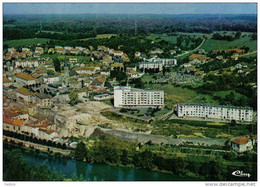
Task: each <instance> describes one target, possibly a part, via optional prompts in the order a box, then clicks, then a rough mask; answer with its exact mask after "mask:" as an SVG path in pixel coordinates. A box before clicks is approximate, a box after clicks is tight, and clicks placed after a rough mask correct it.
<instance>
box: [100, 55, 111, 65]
mask: <svg viewBox="0 0 260 187" xmlns="http://www.w3.org/2000/svg"><path fill="white" fill-rule="evenodd" d="M102 62H103V64H105V65H108V64H111V63H112V62H113V60H112V56H110V55H105V56H103V60H102Z"/></svg>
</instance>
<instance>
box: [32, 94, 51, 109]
mask: <svg viewBox="0 0 260 187" xmlns="http://www.w3.org/2000/svg"><path fill="white" fill-rule="evenodd" d="M35 98H36V106H39V107H41V108H50V107H51V106H52V97H51V96H50V95H46V94H44V93H36V94H35Z"/></svg>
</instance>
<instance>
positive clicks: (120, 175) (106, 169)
mask: <svg viewBox="0 0 260 187" xmlns="http://www.w3.org/2000/svg"><path fill="white" fill-rule="evenodd" d="M17 148H18V147H16V146H15V147H13V149H17ZM5 149H6V148H5ZM18 149H20V148H18ZM20 150H22V154H23V157H24V159H25V160H26V161H27V162H28V163H29V164H30V165H31V166H32V167H37V166H38V165H46V166H48V167H49V169H50V171H53V172H56V173H59V174H62V175H63V177H64V180H65V181H187V180H188V181H191V180H195V179H193V178H192V177H182V176H178V175H173V174H168V173H159V172H153V171H147V170H142V169H135V168H128V167H118V166H111V165H105V164H90V163H87V162H82V161H76V160H73V159H68V158H66V157H56V156H54V155H50V154H47V153H43V152H36V151H29V150H28V149H20Z"/></svg>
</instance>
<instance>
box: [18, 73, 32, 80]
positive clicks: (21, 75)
mask: <svg viewBox="0 0 260 187" xmlns="http://www.w3.org/2000/svg"><path fill="white" fill-rule="evenodd" d="M16 77H18V78H21V79H24V80H34V79H35V78H33V77H32V76H31V75H28V74H26V73H18V74H16Z"/></svg>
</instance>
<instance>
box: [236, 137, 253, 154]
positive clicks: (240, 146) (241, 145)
mask: <svg viewBox="0 0 260 187" xmlns="http://www.w3.org/2000/svg"><path fill="white" fill-rule="evenodd" d="M231 148H232V149H233V150H234V151H236V152H238V153H242V152H245V151H249V150H252V149H253V141H252V139H250V138H248V137H246V136H243V137H239V138H236V139H234V140H232V141H231Z"/></svg>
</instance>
